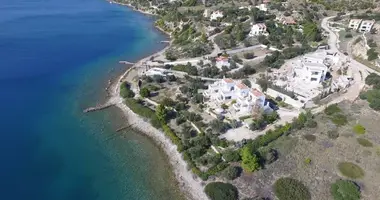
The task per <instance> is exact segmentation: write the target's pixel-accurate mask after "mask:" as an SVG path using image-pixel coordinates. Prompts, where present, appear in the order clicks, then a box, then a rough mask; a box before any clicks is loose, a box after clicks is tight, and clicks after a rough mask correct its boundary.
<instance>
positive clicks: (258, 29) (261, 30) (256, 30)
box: [249, 23, 267, 37]
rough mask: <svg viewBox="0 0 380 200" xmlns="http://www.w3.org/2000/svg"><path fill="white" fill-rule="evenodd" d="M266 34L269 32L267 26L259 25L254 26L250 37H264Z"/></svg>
mask: <svg viewBox="0 0 380 200" xmlns="http://www.w3.org/2000/svg"><path fill="white" fill-rule="evenodd" d="M266 32H267V26H265V24H264V23H258V24H254V25H252V27H251V31H250V32H249V36H250V37H253V36H257V35H262V34H265V33H266Z"/></svg>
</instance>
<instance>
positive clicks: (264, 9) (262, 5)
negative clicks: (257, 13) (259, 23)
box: [256, 3, 268, 12]
mask: <svg viewBox="0 0 380 200" xmlns="http://www.w3.org/2000/svg"><path fill="white" fill-rule="evenodd" d="M256 8H258V9H259V10H261V11H264V12H266V11H268V7H267V4H265V3H262V4H260V5H258V6H256Z"/></svg>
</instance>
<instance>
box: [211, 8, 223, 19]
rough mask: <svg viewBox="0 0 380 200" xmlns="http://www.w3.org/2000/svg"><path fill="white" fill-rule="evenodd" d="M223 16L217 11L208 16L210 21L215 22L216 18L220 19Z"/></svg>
mask: <svg viewBox="0 0 380 200" xmlns="http://www.w3.org/2000/svg"><path fill="white" fill-rule="evenodd" d="M223 16H224V15H223V12H222V11H219V10H217V11H214V12H212V13H211V15H210V21H213V20H217V19H218V18H222V17H223Z"/></svg>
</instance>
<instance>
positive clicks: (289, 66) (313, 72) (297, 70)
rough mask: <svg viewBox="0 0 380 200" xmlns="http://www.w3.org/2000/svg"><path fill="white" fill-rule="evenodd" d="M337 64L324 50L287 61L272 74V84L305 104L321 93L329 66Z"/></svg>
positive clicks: (337, 60)
mask: <svg viewBox="0 0 380 200" xmlns="http://www.w3.org/2000/svg"><path fill="white" fill-rule="evenodd" d="M338 62H339V58H338V57H337V56H333V55H329V54H327V52H326V51H325V50H319V51H316V52H314V53H310V54H306V55H304V56H302V57H299V58H295V59H292V60H289V61H288V62H286V63H285V65H284V66H282V67H281V68H280V69H279V70H277V71H276V72H274V73H273V75H274V77H275V81H274V82H273V83H274V84H275V85H276V86H279V87H281V88H283V89H285V90H287V91H289V92H294V94H295V96H296V97H297V99H298V100H299V101H300V102H301V103H306V102H307V101H310V100H311V99H312V98H314V97H316V96H318V95H319V94H320V93H321V92H322V90H323V85H322V82H324V81H325V79H326V75H327V73H328V72H329V66H331V65H336V64H338Z"/></svg>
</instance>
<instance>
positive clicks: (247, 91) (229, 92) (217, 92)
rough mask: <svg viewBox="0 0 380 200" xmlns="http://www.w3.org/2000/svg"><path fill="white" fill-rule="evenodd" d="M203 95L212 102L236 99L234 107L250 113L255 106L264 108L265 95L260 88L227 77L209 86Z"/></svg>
mask: <svg viewBox="0 0 380 200" xmlns="http://www.w3.org/2000/svg"><path fill="white" fill-rule="evenodd" d="M203 95H204V96H205V97H206V98H207V99H209V101H210V102H212V103H217V104H220V105H221V104H223V103H228V102H231V101H232V100H235V101H236V103H234V104H233V106H232V107H233V109H234V110H235V111H236V112H239V113H243V114H249V113H251V112H253V108H263V107H264V106H265V105H264V103H265V95H264V94H263V93H262V92H260V91H259V90H258V89H255V88H254V89H252V88H249V87H248V86H246V85H245V84H244V83H241V82H240V81H238V82H235V81H234V80H232V79H229V78H225V79H223V80H221V81H217V82H215V83H213V84H211V85H209V86H208V89H207V90H205V91H204V92H203Z"/></svg>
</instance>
